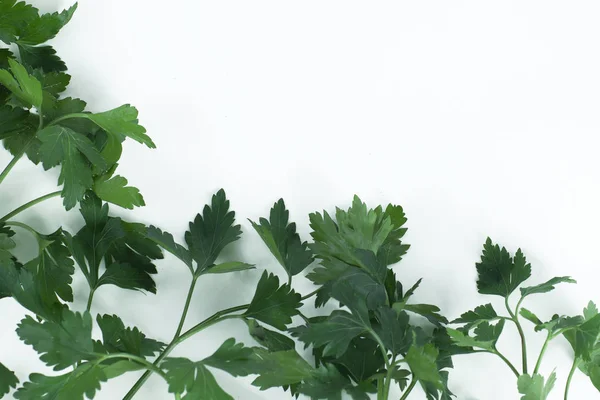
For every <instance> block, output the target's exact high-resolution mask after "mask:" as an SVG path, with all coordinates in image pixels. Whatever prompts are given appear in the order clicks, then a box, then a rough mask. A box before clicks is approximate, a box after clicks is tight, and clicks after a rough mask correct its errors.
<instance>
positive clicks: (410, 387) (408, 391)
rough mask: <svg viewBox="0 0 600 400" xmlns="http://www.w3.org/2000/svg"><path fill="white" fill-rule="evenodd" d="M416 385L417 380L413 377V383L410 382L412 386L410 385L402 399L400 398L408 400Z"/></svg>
mask: <svg viewBox="0 0 600 400" xmlns="http://www.w3.org/2000/svg"><path fill="white" fill-rule="evenodd" d="M416 385H417V380H416V379H415V378H414V377H413V379H412V381H411V382H410V385H408V387H407V388H406V391H405V392H404V393H403V394H402V397H400V400H406V399H408V395H409V394H410V392H412V390H413V389H414V388H415V386H416Z"/></svg>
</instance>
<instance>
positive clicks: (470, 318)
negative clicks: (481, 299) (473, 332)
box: [452, 303, 498, 329]
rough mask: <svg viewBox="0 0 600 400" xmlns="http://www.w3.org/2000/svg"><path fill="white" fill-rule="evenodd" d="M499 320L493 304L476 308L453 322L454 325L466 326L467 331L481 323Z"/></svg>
mask: <svg viewBox="0 0 600 400" xmlns="http://www.w3.org/2000/svg"><path fill="white" fill-rule="evenodd" d="M497 318H498V314H497V313H496V310H495V309H494V307H493V306H492V304H490V303H488V304H484V305H482V306H478V307H475V309H474V310H472V311H467V312H466V313H463V314H462V315H461V316H460V318H457V319H455V320H454V321H452V323H453V324H465V328H466V329H470V328H471V327H473V326H474V325H477V324H478V323H479V322H481V321H493V320H495V319H497Z"/></svg>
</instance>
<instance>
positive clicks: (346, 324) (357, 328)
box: [290, 310, 370, 358]
mask: <svg viewBox="0 0 600 400" xmlns="http://www.w3.org/2000/svg"><path fill="white" fill-rule="evenodd" d="M369 328H370V326H365V324H364V321H362V320H360V319H358V318H357V317H356V316H354V315H352V314H350V313H349V312H347V311H343V310H335V311H334V312H332V313H331V315H330V316H329V317H328V318H327V319H326V320H325V321H324V322H317V323H310V324H308V325H307V326H302V327H298V328H293V329H291V330H290V332H292V334H293V335H294V336H297V337H298V338H299V339H300V340H301V341H303V342H304V343H307V344H312V345H313V346H314V347H317V348H318V347H322V346H325V348H324V349H323V355H324V356H325V357H327V356H333V357H336V358H339V357H341V356H342V355H343V354H344V353H345V352H346V350H347V348H348V346H349V345H350V342H351V341H352V339H354V338H355V337H357V336H358V335H361V334H363V333H365V332H367V330H368V329H369Z"/></svg>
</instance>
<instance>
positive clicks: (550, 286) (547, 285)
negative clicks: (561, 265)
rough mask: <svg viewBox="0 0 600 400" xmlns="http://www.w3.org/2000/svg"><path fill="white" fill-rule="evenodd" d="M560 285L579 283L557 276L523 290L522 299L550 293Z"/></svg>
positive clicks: (566, 277)
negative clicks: (532, 295)
mask: <svg viewBox="0 0 600 400" xmlns="http://www.w3.org/2000/svg"><path fill="white" fill-rule="evenodd" d="M559 283H577V281H576V280H575V279H573V278H571V277H570V276H557V277H554V278H552V279H550V280H548V281H547V282H544V283H540V284H539V285H536V286H529V287H524V288H521V289H520V290H521V297H523V298H525V297H527V296H529V295H531V294H538V293H548V292H550V291H552V290H554V287H555V286H556V285H557V284H559Z"/></svg>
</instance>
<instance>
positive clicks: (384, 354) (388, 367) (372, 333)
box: [369, 330, 391, 369]
mask: <svg viewBox="0 0 600 400" xmlns="http://www.w3.org/2000/svg"><path fill="white" fill-rule="evenodd" d="M369 333H370V334H371V336H373V338H374V339H375V341H376V342H377V344H378V345H379V346H377V347H379V350H380V351H381V355H383V361H384V362H385V367H386V368H387V369H390V368H391V364H390V360H389V359H388V356H387V349H386V348H385V345H384V344H383V341H382V340H381V338H380V337H379V335H378V334H377V333H375V331H373V330H369Z"/></svg>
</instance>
